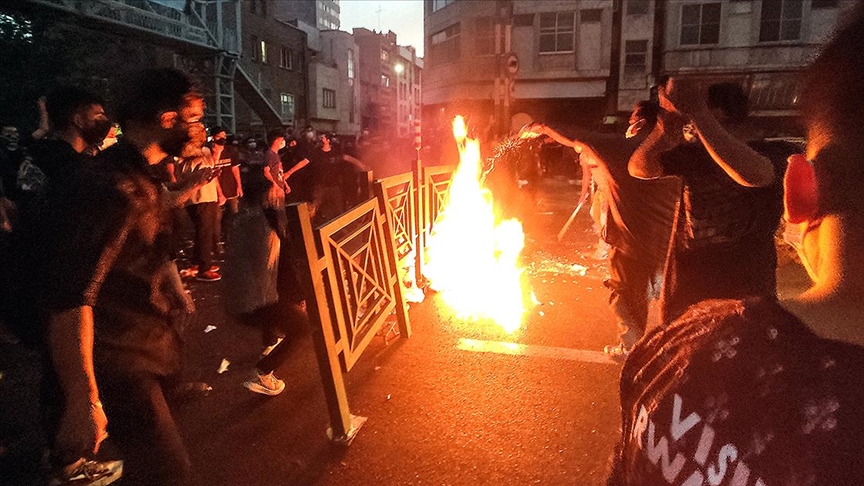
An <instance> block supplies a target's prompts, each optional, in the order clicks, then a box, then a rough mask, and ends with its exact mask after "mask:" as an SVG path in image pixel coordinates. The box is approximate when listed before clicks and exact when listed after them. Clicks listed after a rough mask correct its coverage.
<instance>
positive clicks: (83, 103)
mask: <svg viewBox="0 0 864 486" xmlns="http://www.w3.org/2000/svg"><path fill="white" fill-rule="evenodd" d="M45 109H46V111H47V112H48V119H49V121H50V122H51V125H52V128H53V129H54V130H56V131H58V132H66V133H70V132H72V133H74V134H75V135H77V136H80V137H81V138H82V139H83V140H84V143H85V144H87V145H91V146H93V145H99V144H100V143H102V141H103V140H104V139H105V137H106V136H108V131H109V130H110V129H111V122H110V121H109V120H108V117H107V116H106V115H105V102H104V101H103V100H102V98H101V97H99V96H98V95H96V94H94V93H91V92H89V91H86V90H83V89H81V88H77V87H74V86H64V87H61V88H57V89H56V90H54V91H52V92H51V93H49V94H48V96H47V97H46V100H45Z"/></svg>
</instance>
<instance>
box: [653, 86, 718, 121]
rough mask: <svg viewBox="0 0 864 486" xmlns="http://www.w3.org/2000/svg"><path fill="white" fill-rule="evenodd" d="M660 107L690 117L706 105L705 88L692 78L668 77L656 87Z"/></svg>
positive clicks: (706, 94) (706, 95)
mask: <svg viewBox="0 0 864 486" xmlns="http://www.w3.org/2000/svg"><path fill="white" fill-rule="evenodd" d="M658 94H659V97H660V108H663V109H664V110H667V111H670V112H673V113H678V114H680V115H683V116H685V117H688V118H692V117H693V116H694V115H695V114H696V113H698V112H700V111H702V110H704V109H706V108H707V107H708V104H707V99H708V92H707V89H706V88H705V87H704V86H703V85H702V84H701V83H699V81H697V80H693V79H681V78H675V77H672V78H669V81H667V82H666V85H665V86H660V87H659V88H658Z"/></svg>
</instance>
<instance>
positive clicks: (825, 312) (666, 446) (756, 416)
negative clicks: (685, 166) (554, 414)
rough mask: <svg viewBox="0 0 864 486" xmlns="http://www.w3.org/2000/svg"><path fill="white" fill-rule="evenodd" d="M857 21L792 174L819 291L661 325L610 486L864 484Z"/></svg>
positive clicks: (861, 39)
mask: <svg viewBox="0 0 864 486" xmlns="http://www.w3.org/2000/svg"><path fill="white" fill-rule="evenodd" d="M850 17H851V21H849V22H848V23H847V26H846V28H845V29H844V30H842V31H841V32H840V33H838V34H837V35H836V36H835V38H834V40H832V41H831V42H830V43H829V44H828V45H827V46H826V47H825V48H824V49H823V51H822V53H821V54H820V56H819V58H818V59H817V60H816V61H815V62H814V64H813V65H812V66H811V67H809V68H808V70H807V72H806V76H805V78H804V80H805V82H804V83H803V85H802V91H801V98H800V102H801V104H800V107H801V110H802V114H803V118H804V121H805V125H806V128H807V150H806V155H794V156H792V157H790V158H789V165H788V168H787V171H786V174H785V213H784V214H785V220H786V222H787V226H786V235H785V237H786V239H787V241H789V242H790V243H791V244H792V245H793V246H795V248H796V249H797V250H798V253H799V255H800V256H801V259H802V262H803V263H804V266H805V267H806V269H807V272H808V274H809V275H810V277H811V279H812V280H813V286H812V287H811V288H810V289H809V290H807V291H806V292H804V293H803V294H801V295H799V296H797V297H795V298H792V299H790V300H787V301H784V302H777V301H776V300H775V299H773V298H771V297H753V298H748V299H744V300H726V301H711V302H703V303H702V304H700V305H699V306H696V307H693V308H691V309H690V310H689V311H688V312H687V313H686V314H685V315H684V316H683V317H682V318H681V319H679V320H677V321H675V322H673V323H672V324H670V325H669V326H668V327H667V328H665V329H664V328H656V329H653V330H652V331H649V333H648V334H646V336H645V338H643V340H642V341H640V342H639V343H638V344H637V345H636V346H635V348H634V350H633V351H632V353H631V354H630V356H629V357H628V359H627V362H626V363H625V366H624V369H623V371H622V375H621V406H622V426H623V427H622V436H621V440H620V442H619V444H618V447H617V454H616V457H615V462H614V466H613V470H612V474H611V475H610V477H609V481H608V483H609V484H610V485H640V486H643V485H644V486H653V485H668V484H673V485H696V484H717V485H719V484H724V485H755V486H759V485H764V486H767V485H778V484H780V485H787V484H789V485H791V484H810V485H826V486H827V485H832V486H833V485H858V484H864V468H862V467H861V464H862V463H864V449H862V447H861V442H862V440H864V378H862V374H861V370H862V369H864V306H862V305H861V302H862V301H864V260H862V258H861V257H860V255H861V254H862V252H864V192H862V191H861V186H862V184H864V163H862V158H861V147H862V146H864V128H862V126H861V124H860V123H856V121H857V120H860V119H861V118H862V117H864V104H862V103H856V102H854V101H853V100H850V98H849V95H850V94H851V93H861V92H864V60H862V58H861V56H860V54H859V53H860V52H861V51H862V50H864V4H859V5H858V6H857V8H856V11H855V13H854V14H853V15H851V16H850Z"/></svg>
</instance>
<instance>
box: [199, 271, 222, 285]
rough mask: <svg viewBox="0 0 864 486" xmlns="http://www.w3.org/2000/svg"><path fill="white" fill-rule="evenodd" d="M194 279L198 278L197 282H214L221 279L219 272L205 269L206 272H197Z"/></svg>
mask: <svg viewBox="0 0 864 486" xmlns="http://www.w3.org/2000/svg"><path fill="white" fill-rule="evenodd" d="M195 280H198V281H199V282H216V281H219V280H222V275H220V274H219V272H214V271H213V270H207V271H206V272H198V275H197V276H196V277H195Z"/></svg>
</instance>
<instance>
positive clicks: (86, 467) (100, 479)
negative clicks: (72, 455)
mask: <svg viewBox="0 0 864 486" xmlns="http://www.w3.org/2000/svg"><path fill="white" fill-rule="evenodd" d="M122 476H123V461H88V460H86V459H84V458H81V459H80V460H78V461H77V462H75V463H73V464H70V465H68V466H66V467H64V468H63V469H62V470H61V471H58V472H57V473H56V475H55V476H54V477H52V478H51V479H50V480H49V481H48V486H61V485H69V486H104V485H106V484H111V483H113V482H114V481H116V480H118V479H120V478H121V477H122Z"/></svg>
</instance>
